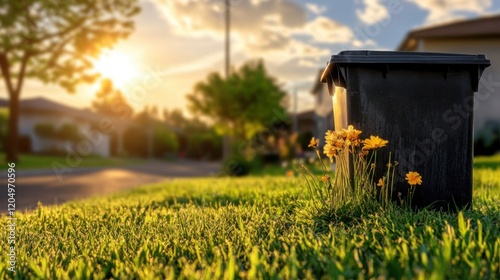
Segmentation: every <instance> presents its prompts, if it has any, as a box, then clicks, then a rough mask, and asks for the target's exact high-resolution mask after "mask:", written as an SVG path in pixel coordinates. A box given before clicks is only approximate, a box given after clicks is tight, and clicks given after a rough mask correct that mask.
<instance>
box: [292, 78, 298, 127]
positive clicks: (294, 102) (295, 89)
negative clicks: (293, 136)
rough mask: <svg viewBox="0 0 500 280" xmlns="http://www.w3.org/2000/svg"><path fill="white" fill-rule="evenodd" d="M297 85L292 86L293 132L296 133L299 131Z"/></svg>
mask: <svg viewBox="0 0 500 280" xmlns="http://www.w3.org/2000/svg"><path fill="white" fill-rule="evenodd" d="M297 99H298V96H297V86H294V87H293V132H296V133H298V131H299V122H298V116H297V101H298V100H297Z"/></svg>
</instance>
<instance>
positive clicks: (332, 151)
mask: <svg viewBox="0 0 500 280" xmlns="http://www.w3.org/2000/svg"><path fill="white" fill-rule="evenodd" d="M337 149H338V148H337V147H335V146H332V145H331V144H326V145H325V146H324V147H323V154H325V155H326V156H327V157H329V158H330V161H331V162H333V157H334V156H336V155H337Z"/></svg>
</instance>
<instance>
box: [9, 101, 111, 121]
mask: <svg viewBox="0 0 500 280" xmlns="http://www.w3.org/2000/svg"><path fill="white" fill-rule="evenodd" d="M8 105H9V101H8V100H5V99H0V106H1V107H7V106H8ZM19 111H20V114H23V113H27V112H37V113H41V114H59V115H65V116H71V117H74V118H77V119H81V120H86V121H90V122H98V121H101V120H102V119H103V118H106V117H107V116H105V115H102V114H99V113H95V112H92V111H90V110H88V109H77V108H74V107H71V106H67V105H63V104H61V103H57V102H55V101H52V100H50V99H47V98H44V97H34V98H28V99H22V100H21V101H20V102H19Z"/></svg>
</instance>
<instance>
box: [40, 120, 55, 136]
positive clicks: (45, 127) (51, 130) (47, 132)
mask: <svg viewBox="0 0 500 280" xmlns="http://www.w3.org/2000/svg"><path fill="white" fill-rule="evenodd" d="M35 134H36V135H37V136H38V137H41V138H56V127H55V126H54V124H53V123H37V124H36V125H35Z"/></svg>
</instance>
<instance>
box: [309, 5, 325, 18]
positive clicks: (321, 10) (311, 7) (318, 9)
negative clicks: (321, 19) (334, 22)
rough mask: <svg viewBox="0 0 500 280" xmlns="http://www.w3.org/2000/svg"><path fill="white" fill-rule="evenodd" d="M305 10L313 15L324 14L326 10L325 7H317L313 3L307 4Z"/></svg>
mask: <svg viewBox="0 0 500 280" xmlns="http://www.w3.org/2000/svg"><path fill="white" fill-rule="evenodd" d="M306 8H307V9H308V10H309V11H310V12H311V13H313V14H315V15H320V14H322V13H324V12H326V10H327V8H326V7H325V6H319V5H316V4H313V3H307V4H306Z"/></svg>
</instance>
